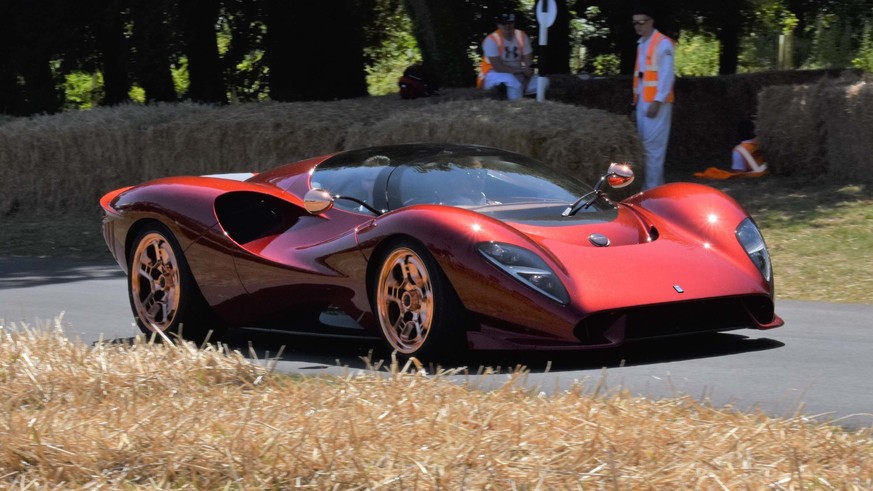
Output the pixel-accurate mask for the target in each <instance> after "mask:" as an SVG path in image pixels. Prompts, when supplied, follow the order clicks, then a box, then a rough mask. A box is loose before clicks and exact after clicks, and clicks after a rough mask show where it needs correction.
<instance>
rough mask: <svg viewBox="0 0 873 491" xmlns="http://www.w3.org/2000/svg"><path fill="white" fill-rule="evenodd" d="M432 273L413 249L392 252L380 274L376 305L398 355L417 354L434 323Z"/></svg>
mask: <svg viewBox="0 0 873 491" xmlns="http://www.w3.org/2000/svg"><path fill="white" fill-rule="evenodd" d="M433 295H434V294H433V286H432V284H431V278H430V273H429V272H428V270H427V267H426V266H425V265H424V261H423V260H422V259H421V257H420V256H419V255H418V254H416V253H415V251H413V250H412V249H409V248H406V247H399V248H397V249H395V250H394V251H392V252H391V254H389V255H388V257H387V258H385V262H384V263H383V264H382V269H381V270H380V271H379V284H378V289H377V290H376V304H377V310H378V315H379V324H380V325H381V326H382V332H383V333H384V335H385V339H386V340H387V341H388V343H389V344H390V345H391V347H392V348H394V349H395V350H397V351H398V352H399V353H402V354H405V355H408V354H412V353H415V352H416V351H418V350H419V349H421V347H422V346H424V344H425V342H426V341H427V337H428V334H430V328H431V326H432V324H433V314H434V296H433Z"/></svg>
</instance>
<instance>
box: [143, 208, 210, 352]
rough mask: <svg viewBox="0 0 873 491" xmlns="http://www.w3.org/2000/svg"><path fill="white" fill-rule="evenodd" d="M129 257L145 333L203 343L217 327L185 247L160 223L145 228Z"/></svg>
mask: <svg viewBox="0 0 873 491" xmlns="http://www.w3.org/2000/svg"><path fill="white" fill-rule="evenodd" d="M129 258H130V263H129V264H128V266H129V267H128V275H127V285H128V296H129V297H130V306H131V309H132V310H133V315H134V317H135V318H136V323H137V325H138V326H139V328H140V330H141V331H142V332H144V333H146V334H151V333H152V332H156V331H162V332H165V333H168V334H176V335H181V336H183V337H184V338H186V339H190V340H192V341H198V342H199V341H202V340H203V339H205V337H206V335H207V333H208V331H209V329H210V328H211V329H215V328H216V323H215V322H214V317H213V315H212V312H211V310H210V309H209V307H208V305H207V304H206V301H205V300H204V299H203V295H202V294H201V293H200V289H199V288H198V287H197V283H196V282H195V281H194V277H193V276H192V275H191V271H190V269H189V268H188V263H187V262H186V261H185V257H184V256H183V255H182V251H181V248H180V247H179V244H178V243H177V242H176V239H175V238H174V237H173V234H172V233H171V232H170V231H169V230H168V229H167V228H166V227H165V226H163V225H160V224H157V223H156V224H152V225H149V226H148V227H147V228H145V229H144V230H142V231H141V232H140V233H139V234H138V235H137V237H136V239H135V240H134V241H133V246H132V251H131V254H130V255H129Z"/></svg>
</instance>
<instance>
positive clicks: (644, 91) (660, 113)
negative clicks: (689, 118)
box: [633, 8, 676, 190]
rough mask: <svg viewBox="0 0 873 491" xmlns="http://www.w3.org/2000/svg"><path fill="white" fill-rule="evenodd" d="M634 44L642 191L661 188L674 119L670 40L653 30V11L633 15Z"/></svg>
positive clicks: (641, 9)
mask: <svg viewBox="0 0 873 491" xmlns="http://www.w3.org/2000/svg"><path fill="white" fill-rule="evenodd" d="M633 24H634V30H635V31H636V33H637V34H638V35H639V36H640V39H639V41H637V44H638V46H637V58H636V63H635V64H634V84H633V86H634V104H635V105H636V108H635V111H636V112H635V116H636V121H637V131H639V134H640V139H641V140H642V143H643V148H644V150H645V153H646V180H645V183H644V184H643V189H644V190H645V189H651V188H653V187H655V186H660V185H661V184H664V158H665V157H666V155H667V142H668V140H669V139H670V120H671V118H672V116H673V82H674V81H675V80H676V73H675V70H674V68H673V51H674V49H673V40H672V39H670V38H668V37H667V36H665V35H664V34H662V33H661V32H660V31H658V30H657V29H655V25H654V24H655V18H654V15H653V14H652V11H651V10H649V9H646V8H638V9H636V10H634V11H633Z"/></svg>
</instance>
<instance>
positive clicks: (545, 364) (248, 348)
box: [221, 329, 784, 373]
mask: <svg viewBox="0 0 873 491" xmlns="http://www.w3.org/2000/svg"><path fill="white" fill-rule="evenodd" d="M753 332H754V331H734V332H730V333H709V334H701V335H694V336H683V337H676V338H665V339H656V340H646V341H636V342H633V343H627V344H625V345H624V346H621V347H619V348H610V349H592V350H578V351H535V352H489V351H478V352H467V353H464V354H461V355H457V356H454V357H451V358H446V359H442V360H435V361H431V362H430V363H427V364H426V366H427V367H428V372H429V373H433V372H435V371H436V370H437V369H440V368H441V369H444V370H452V369H464V370H466V371H469V372H479V371H482V370H484V369H490V370H491V371H496V372H512V371H514V370H517V369H520V368H523V369H525V370H527V371H529V372H531V373H542V372H546V371H551V372H558V371H575V370H595V369H597V370H599V369H602V368H604V367H605V368H615V367H622V366H635V365H647V364H656V363H665V362H673V361H682V360H691V359H699V358H712V357H719V356H729V355H735V354H741V353H748V352H754V351H766V350H771V349H776V348H779V347H782V346H784V343H782V342H780V341H776V340H774V339H770V338H767V337H751V336H749V335H746V334H745V333H753ZM221 341H222V342H223V343H225V344H226V345H227V346H228V347H229V348H230V349H232V350H237V351H239V352H240V353H242V354H243V355H245V356H248V357H250V358H252V359H258V360H267V359H277V360H279V361H286V362H295V363H298V364H303V367H302V368H303V369H311V370H313V371H317V370H318V369H324V368H328V367H344V368H349V369H362V370H384V369H387V368H386V367H390V366H391V360H392V356H391V352H389V351H388V350H387V349H386V348H384V347H383V345H382V343H381V342H380V341H379V340H378V339H375V338H363V337H361V338H357V337H346V338H334V337H330V338H328V337H322V336H307V335H301V334H296V333H288V332H283V331H266V330H250V329H234V330H231V331H230V332H228V333H227V334H225V336H223V338H222V340H221ZM280 352H281V355H280V356H277V354H279V353H280ZM374 367H375V368H374Z"/></svg>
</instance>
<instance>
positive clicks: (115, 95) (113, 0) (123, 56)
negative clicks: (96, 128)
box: [91, 0, 130, 106]
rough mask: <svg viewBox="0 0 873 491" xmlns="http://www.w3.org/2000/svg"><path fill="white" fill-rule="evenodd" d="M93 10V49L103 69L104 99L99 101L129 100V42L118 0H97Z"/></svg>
mask: <svg viewBox="0 0 873 491" xmlns="http://www.w3.org/2000/svg"><path fill="white" fill-rule="evenodd" d="M92 13H93V19H94V22H93V24H92V26H91V27H92V30H93V33H94V41H95V49H96V50H97V51H98V52H99V55H98V56H99V57H100V68H101V69H102V71H103V100H102V101H101V102H100V103H101V104H102V105H104V106H114V105H116V104H121V103H124V102H128V101H129V100H130V97H129V96H128V93H129V92H130V75H129V73H128V70H129V66H130V63H129V61H128V58H129V56H130V46H129V43H128V40H127V38H126V37H125V36H124V21H125V19H124V17H123V15H122V9H121V4H120V0H96V1H94V2H93V10H92Z"/></svg>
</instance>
